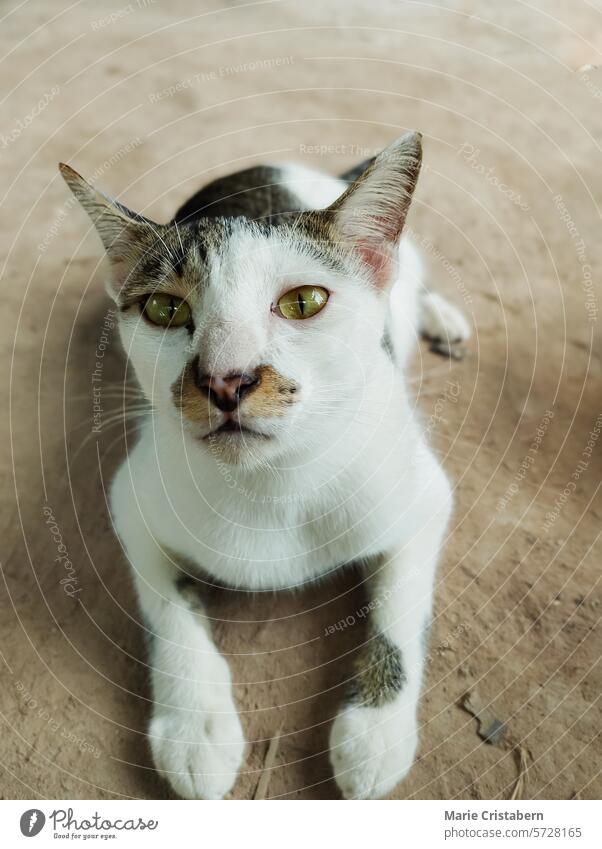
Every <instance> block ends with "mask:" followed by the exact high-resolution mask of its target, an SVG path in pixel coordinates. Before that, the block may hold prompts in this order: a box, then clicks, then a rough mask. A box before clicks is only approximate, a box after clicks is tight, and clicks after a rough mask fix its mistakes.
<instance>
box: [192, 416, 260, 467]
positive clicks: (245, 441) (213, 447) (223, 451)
mask: <svg viewBox="0 0 602 849" xmlns="http://www.w3.org/2000/svg"><path fill="white" fill-rule="evenodd" d="M198 441H199V442H200V443H201V444H202V445H203V446H204V447H205V449H206V450H207V451H208V452H209V453H210V454H211V455H212V456H213V457H214V458H215V459H216V460H217V461H218V462H222V463H227V464H228V465H242V464H244V465H246V466H252V465H254V464H256V463H259V464H260V463H262V462H265V459H266V450H267V453H271V450H270V449H271V448H272V444H273V443H274V442H275V441H276V440H275V438H274V437H273V436H271V435H270V434H267V433H262V432H260V431H256V430H252V429H251V428H247V427H241V426H240V425H237V426H233V425H231V424H230V423H228V426H224V425H222V427H219V428H217V429H216V430H214V431H211V433H208V434H206V435H205V436H203V437H201V438H200V440H198Z"/></svg>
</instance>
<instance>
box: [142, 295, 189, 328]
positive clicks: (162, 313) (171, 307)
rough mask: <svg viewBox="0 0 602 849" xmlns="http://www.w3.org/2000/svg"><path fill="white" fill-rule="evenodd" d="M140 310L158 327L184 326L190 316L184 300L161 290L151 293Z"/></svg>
mask: <svg viewBox="0 0 602 849" xmlns="http://www.w3.org/2000/svg"><path fill="white" fill-rule="evenodd" d="M142 311H143V312H144V315H145V316H146V317H147V318H148V320H149V321H152V323H153V324H158V325H159V326H160V327H184V325H186V324H189V323H190V320H191V317H192V312H191V310H190V307H189V305H188V304H187V303H186V301H184V300H183V299H182V298H176V297H174V295H167V294H165V293H163V292H158V293H156V294H155V295H151V296H150V297H149V298H148V299H147V300H146V301H145V302H144V304H143V308H142Z"/></svg>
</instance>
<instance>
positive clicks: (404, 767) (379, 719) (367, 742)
mask: <svg viewBox="0 0 602 849" xmlns="http://www.w3.org/2000/svg"><path fill="white" fill-rule="evenodd" d="M417 745H418V733H417V730H416V720H415V712H414V710H413V709H412V710H408V709H407V708H405V707H401V708H400V707H396V706H395V704H391V705H387V706H384V707H378V708H372V707H362V706H349V707H345V708H343V709H342V710H341V711H340V712H339V714H338V716H337V718H336V719H335V722H334V725H333V727H332V731H331V734H330V760H331V763H332V767H333V770H334V775H335V779H336V782H337V784H338V786H339V789H340V791H341V793H342V794H343V796H344V797H345V799H379V798H381V797H383V796H386V795H387V794H388V793H390V791H391V790H392V789H393V788H394V787H395V785H396V784H398V783H399V782H400V781H401V779H402V778H403V777H404V776H405V775H406V774H407V772H408V771H409V769H410V767H411V766H412V762H413V760H414V755H415V753H416V748H417Z"/></svg>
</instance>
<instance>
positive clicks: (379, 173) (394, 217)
mask: <svg viewBox="0 0 602 849" xmlns="http://www.w3.org/2000/svg"><path fill="white" fill-rule="evenodd" d="M421 161H422V136H421V134H420V133H416V132H409V133H406V134H405V135H403V136H401V138H399V139H397V141H395V142H393V144H391V145H389V147H387V148H385V150H383V151H382V153H380V154H379V155H378V156H377V157H376V158H375V159H374V161H373V162H372V163H371V164H370V166H369V167H368V168H367V169H366V171H364V173H363V174H362V175H361V176H360V177H359V178H358V179H357V180H356V181H355V182H354V183H352V184H351V186H349V188H348V189H347V191H346V192H345V193H344V194H343V195H341V197H340V198H338V200H337V201H335V203H334V204H333V205H332V206H331V207H329V209H328V212H329V213H331V214H332V218H331V221H332V223H333V225H334V231H335V235H336V238H337V239H339V240H340V241H341V242H343V243H345V244H347V245H348V246H349V247H351V248H352V249H353V250H354V252H355V253H356V254H357V255H358V256H359V257H360V259H361V260H362V262H363V263H364V264H365V265H366V267H367V269H368V271H369V273H370V276H371V277H372V280H373V282H374V283H375V285H376V286H377V287H378V288H384V287H386V286H387V284H388V283H389V282H390V281H391V279H392V275H393V272H394V265H395V261H396V255H397V251H396V247H397V245H398V243H399V238H400V236H401V232H402V230H403V226H404V224H405V220H406V215H407V213H408V210H409V208H410V202H411V200H412V195H413V193H414V189H415V188H416V183H417V181H418V174H419V173H420V164H421Z"/></svg>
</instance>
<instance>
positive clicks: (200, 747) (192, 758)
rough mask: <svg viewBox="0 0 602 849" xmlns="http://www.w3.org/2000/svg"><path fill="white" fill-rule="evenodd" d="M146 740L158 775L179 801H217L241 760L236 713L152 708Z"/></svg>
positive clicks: (242, 743)
mask: <svg viewBox="0 0 602 849" xmlns="http://www.w3.org/2000/svg"><path fill="white" fill-rule="evenodd" d="M148 737H149V741H150V745H151V750H152V753H153V759H154V762H155V766H156V768H157V771H158V772H159V773H160V774H161V775H162V776H163V777H164V778H166V779H167V780H168V781H169V783H170V784H171V786H172V787H173V789H174V790H175V792H176V793H177V794H178V796H181V797H182V798H183V799H222V798H223V797H224V796H225V795H226V793H228V791H229V790H231V789H232V786H233V785H234V782H235V781H236V776H237V774H238V770H239V769H240V766H241V764H242V761H243V757H244V752H245V739H244V735H243V731H242V727H241V724H240V719H239V718H238V715H237V714H236V713H235V712H234V713H224V714H221V713H207V712H203V711H201V710H197V711H195V710H190V711H184V710H176V709H170V708H156V709H155V713H154V715H153V718H152V719H151V723H150V726H149V731H148Z"/></svg>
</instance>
